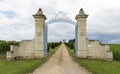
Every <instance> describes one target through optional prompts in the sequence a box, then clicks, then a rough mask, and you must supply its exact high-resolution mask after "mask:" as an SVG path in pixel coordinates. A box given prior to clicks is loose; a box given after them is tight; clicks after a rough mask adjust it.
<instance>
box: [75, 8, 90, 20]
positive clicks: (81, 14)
mask: <svg viewBox="0 0 120 74" xmlns="http://www.w3.org/2000/svg"><path fill="white" fill-rule="evenodd" d="M87 17H88V15H87V14H85V12H84V10H83V9H82V8H81V9H80V11H79V14H78V15H76V17H75V19H76V20H77V19H78V18H87Z"/></svg>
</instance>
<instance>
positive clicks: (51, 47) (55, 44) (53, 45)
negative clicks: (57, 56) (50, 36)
mask: <svg viewBox="0 0 120 74" xmlns="http://www.w3.org/2000/svg"><path fill="white" fill-rule="evenodd" d="M61 43H62V42H49V43H48V51H49V49H54V48H55V47H57V46H59V45H60V44H61Z"/></svg>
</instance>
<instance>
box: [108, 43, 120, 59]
mask: <svg viewBox="0 0 120 74" xmlns="http://www.w3.org/2000/svg"><path fill="white" fill-rule="evenodd" d="M110 49H111V50H112V51H113V57H114V59H115V60H119V61H120V44H110Z"/></svg>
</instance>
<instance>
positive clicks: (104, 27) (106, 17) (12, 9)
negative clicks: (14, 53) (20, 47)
mask: <svg viewBox="0 0 120 74" xmlns="http://www.w3.org/2000/svg"><path fill="white" fill-rule="evenodd" d="M53 3H54V4H53ZM119 3H120V1H119V0H99V1H98V0H17V1H15V0H0V40H16V41H21V40H26V39H27V40H29V39H33V38H34V34H35V31H34V29H35V25H34V23H35V22H34V18H33V17H32V15H33V14H35V13H36V12H37V10H38V8H42V10H43V12H44V14H45V15H46V16H47V18H48V19H47V20H46V21H49V19H50V18H51V17H52V16H53V12H57V11H65V12H68V15H67V16H68V17H70V18H71V19H72V20H73V21H74V22H76V20H75V16H76V15H77V14H78V12H79V9H80V8H83V9H84V11H85V13H86V14H89V17H88V19H87V37H88V38H89V39H92V40H94V39H95V40H100V41H101V42H102V43H120V14H119V12H120V4H119ZM64 25H65V26H64ZM73 37H74V26H73V25H71V24H65V23H62V24H61V23H60V24H59V23H58V24H51V25H50V26H49V41H59V40H61V39H70V38H73Z"/></svg>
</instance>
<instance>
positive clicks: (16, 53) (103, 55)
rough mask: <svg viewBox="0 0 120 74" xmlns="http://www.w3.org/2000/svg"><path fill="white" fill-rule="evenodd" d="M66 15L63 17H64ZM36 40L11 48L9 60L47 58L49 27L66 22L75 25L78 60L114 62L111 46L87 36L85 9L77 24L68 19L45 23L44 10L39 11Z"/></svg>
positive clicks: (36, 21) (78, 17)
mask: <svg viewBox="0 0 120 74" xmlns="http://www.w3.org/2000/svg"><path fill="white" fill-rule="evenodd" d="M64 16H65V15H63V17H64ZM33 17H34V19H35V38H34V39H32V40H23V41H21V42H20V44H19V46H13V45H12V46H11V50H10V51H8V52H7V59H14V58H24V59H31V58H44V57H46V56H47V42H48V41H47V25H48V24H51V23H56V22H65V23H70V24H73V25H75V55H76V56H77V57H78V58H86V59H102V60H112V59H113V54H112V52H111V51H110V47H109V45H105V44H104V45H103V44H101V43H100V41H98V40H89V39H87V35H86V21H87V17H88V15H87V14H85V12H84V11H83V9H80V11H79V13H78V15H76V17H75V19H76V20H77V23H75V22H73V21H72V20H70V19H66V18H63V17H62V18H52V19H51V20H50V21H48V22H46V23H45V20H46V19H47V18H46V16H45V15H44V14H43V12H42V10H41V9H39V10H38V11H37V13H36V14H35V15H33Z"/></svg>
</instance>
